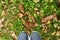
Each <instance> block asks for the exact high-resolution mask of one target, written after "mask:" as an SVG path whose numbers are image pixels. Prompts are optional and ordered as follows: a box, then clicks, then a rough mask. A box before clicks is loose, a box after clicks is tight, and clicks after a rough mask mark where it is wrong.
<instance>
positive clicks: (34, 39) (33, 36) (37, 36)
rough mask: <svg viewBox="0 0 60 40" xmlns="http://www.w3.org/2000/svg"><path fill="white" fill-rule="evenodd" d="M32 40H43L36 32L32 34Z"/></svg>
mask: <svg viewBox="0 0 60 40" xmlns="http://www.w3.org/2000/svg"><path fill="white" fill-rule="evenodd" d="M30 39H31V40H42V39H41V37H40V35H39V33H38V32H36V31H34V32H32V33H31V35H30Z"/></svg>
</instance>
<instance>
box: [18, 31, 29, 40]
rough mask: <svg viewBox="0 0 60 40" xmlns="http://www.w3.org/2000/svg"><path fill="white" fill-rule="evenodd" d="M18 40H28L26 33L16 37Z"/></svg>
mask: <svg viewBox="0 0 60 40" xmlns="http://www.w3.org/2000/svg"><path fill="white" fill-rule="evenodd" d="M18 40H28V35H27V33H26V32H21V33H20V34H19V36H18Z"/></svg>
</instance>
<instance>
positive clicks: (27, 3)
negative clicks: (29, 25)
mask: <svg viewBox="0 0 60 40" xmlns="http://www.w3.org/2000/svg"><path fill="white" fill-rule="evenodd" d="M2 1H3V2H5V3H1V2H2ZM18 3H21V4H23V5H24V10H25V14H27V15H28V13H27V12H28V11H30V12H31V15H32V16H33V17H34V18H35V20H36V23H38V26H37V27H36V28H34V29H33V30H35V31H38V32H39V33H40V35H41V37H42V40H47V38H49V40H58V39H60V35H59V36H56V35H52V33H53V32H55V31H58V27H56V28H55V27H54V24H58V26H60V22H59V21H60V8H58V7H57V0H53V2H50V1H48V2H45V1H44V0H42V1H41V0H40V1H39V2H38V3H34V1H33V0H13V1H12V2H10V0H0V19H1V18H5V22H4V25H5V26H4V27H6V28H9V30H10V31H14V32H15V33H16V36H17V37H18V35H19V33H20V32H21V31H27V29H26V30H23V28H25V27H26V26H24V25H23V22H22V20H21V19H28V18H27V16H25V17H23V18H19V17H18V16H17V14H18V13H20V12H21V11H20V10H19V7H18ZM13 7H16V8H14V9H12V8H13ZM35 7H37V8H38V11H35V10H34V8H35ZM54 9H56V11H54ZM3 10H4V11H5V13H9V16H6V14H5V15H3V16H1V15H2V11H3ZM39 11H41V12H42V14H43V15H42V16H43V17H47V16H49V15H52V14H54V13H56V14H57V18H58V19H57V20H58V21H57V22H56V21H54V20H51V21H50V23H49V24H47V32H46V33H45V32H44V31H43V27H42V26H41V25H42V24H43V23H42V22H41V18H42V17H41V16H40V15H37V14H35V13H36V12H39ZM14 19H16V20H14ZM30 21H31V20H30ZM6 22H7V23H6ZM9 23H12V24H13V26H10V25H9ZM4 27H3V28H0V33H1V34H2V36H0V40H13V38H12V37H11V35H10V34H9V33H7V32H6V30H5V28H4Z"/></svg>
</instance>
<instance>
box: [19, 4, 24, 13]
mask: <svg viewBox="0 0 60 40" xmlns="http://www.w3.org/2000/svg"><path fill="white" fill-rule="evenodd" d="M18 5H19V9H20V11H21V12H22V13H24V12H25V11H24V6H23V5H22V4H20V3H19V4H18Z"/></svg>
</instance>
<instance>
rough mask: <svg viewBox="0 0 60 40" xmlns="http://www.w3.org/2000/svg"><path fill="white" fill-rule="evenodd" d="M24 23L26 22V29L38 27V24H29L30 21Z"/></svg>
mask: <svg viewBox="0 0 60 40" xmlns="http://www.w3.org/2000/svg"><path fill="white" fill-rule="evenodd" d="M22 22H24V25H25V26H26V27H30V28H35V27H36V26H37V25H36V23H32V22H29V21H28V20H23V21H22Z"/></svg>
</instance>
